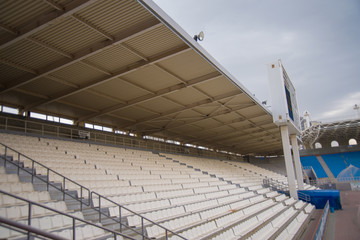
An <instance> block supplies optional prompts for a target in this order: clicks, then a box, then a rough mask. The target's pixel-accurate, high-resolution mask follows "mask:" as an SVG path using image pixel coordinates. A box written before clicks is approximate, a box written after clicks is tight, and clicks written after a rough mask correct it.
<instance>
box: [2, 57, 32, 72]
mask: <svg viewBox="0 0 360 240" xmlns="http://www.w3.org/2000/svg"><path fill="white" fill-rule="evenodd" d="M0 63H2V64H5V65H8V66H10V67H13V68H16V69H18V70H22V71H25V72H28V73H32V74H37V71H36V70H34V69H32V68H29V67H26V66H23V65H21V64H19V63H14V62H13V61H11V60H8V59H3V58H0Z"/></svg>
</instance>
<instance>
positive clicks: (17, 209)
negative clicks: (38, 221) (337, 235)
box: [0, 201, 67, 219]
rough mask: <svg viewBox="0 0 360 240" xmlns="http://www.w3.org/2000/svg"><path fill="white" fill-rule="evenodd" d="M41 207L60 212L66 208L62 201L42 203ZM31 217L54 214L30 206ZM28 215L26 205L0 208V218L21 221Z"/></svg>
mask: <svg viewBox="0 0 360 240" xmlns="http://www.w3.org/2000/svg"><path fill="white" fill-rule="evenodd" d="M42 204H43V205H45V206H47V207H49V208H53V209H56V210H58V211H61V212H66V211H67V207H66V205H65V202H63V201H57V202H47V203H42ZM31 212H32V216H44V215H49V214H53V213H54V212H53V211H51V210H48V209H45V208H42V207H39V206H36V205H35V206H34V205H33V206H32V211H31ZM28 214H29V207H28V205H15V206H9V207H1V208H0V216H4V217H6V218H9V219H22V218H27V217H28Z"/></svg>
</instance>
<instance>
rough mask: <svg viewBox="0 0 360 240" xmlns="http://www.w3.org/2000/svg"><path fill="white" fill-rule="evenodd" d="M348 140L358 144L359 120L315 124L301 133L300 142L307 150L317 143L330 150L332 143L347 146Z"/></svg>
mask: <svg viewBox="0 0 360 240" xmlns="http://www.w3.org/2000/svg"><path fill="white" fill-rule="evenodd" d="M350 139H355V140H356V141H357V142H358V143H359V142H360V119H350V120H343V121H334V122H326V123H315V124H313V125H312V126H311V127H310V128H307V129H305V130H304V131H303V133H302V141H303V143H304V145H305V146H306V147H307V148H314V147H315V145H314V144H315V143H317V142H319V143H321V145H322V147H327V148H330V147H331V142H332V141H337V142H338V143H339V144H340V145H342V146H347V145H349V140H350Z"/></svg>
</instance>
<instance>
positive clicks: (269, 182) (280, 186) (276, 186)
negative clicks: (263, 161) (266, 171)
mask: <svg viewBox="0 0 360 240" xmlns="http://www.w3.org/2000/svg"><path fill="white" fill-rule="evenodd" d="M263 185H265V186H266V187H270V188H272V189H273V190H275V191H278V192H283V193H285V194H289V186H288V185H287V184H285V183H283V182H279V181H276V180H274V179H272V178H264V179H263Z"/></svg>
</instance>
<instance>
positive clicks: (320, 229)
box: [312, 200, 330, 240]
mask: <svg viewBox="0 0 360 240" xmlns="http://www.w3.org/2000/svg"><path fill="white" fill-rule="evenodd" d="M329 209H330V204H329V200H328V201H327V202H326V205H325V207H324V211H323V214H322V217H321V220H320V222H319V224H318V227H317V230H316V232H315V233H314V236H313V238H312V239H314V240H321V239H323V236H324V233H325V228H326V221H327V218H328V215H329Z"/></svg>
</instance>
